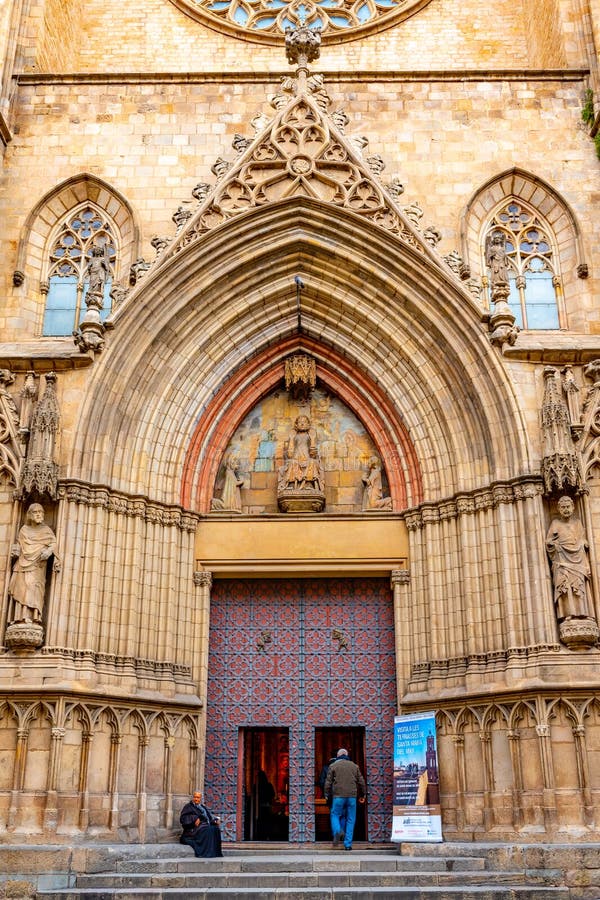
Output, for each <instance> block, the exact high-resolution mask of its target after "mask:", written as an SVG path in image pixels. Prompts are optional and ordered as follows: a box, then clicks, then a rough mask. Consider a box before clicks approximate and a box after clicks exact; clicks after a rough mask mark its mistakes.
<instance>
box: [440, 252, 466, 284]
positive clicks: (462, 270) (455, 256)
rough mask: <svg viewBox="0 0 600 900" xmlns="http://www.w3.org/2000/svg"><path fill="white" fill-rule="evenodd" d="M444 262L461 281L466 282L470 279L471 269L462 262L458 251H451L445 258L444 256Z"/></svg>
mask: <svg viewBox="0 0 600 900" xmlns="http://www.w3.org/2000/svg"><path fill="white" fill-rule="evenodd" d="M444 261H445V262H446V263H447V264H448V267H449V268H450V269H452V271H453V272H454V273H455V275H458V277H459V278H460V279H461V281H466V280H467V279H468V278H470V277H471V267H470V266H469V265H468V264H467V263H466V262H465V261H464V259H463V258H462V256H461V255H460V253H459V252H458V250H452V251H451V252H450V253H448V254H447V256H444Z"/></svg>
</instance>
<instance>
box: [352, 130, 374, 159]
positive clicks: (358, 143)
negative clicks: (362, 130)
mask: <svg viewBox="0 0 600 900" xmlns="http://www.w3.org/2000/svg"><path fill="white" fill-rule="evenodd" d="M350 143H351V144H352V146H353V147H354V149H355V150H356V152H357V153H358V154H359V155H360V156H362V153H363V150H366V148H367V147H368V146H369V138H368V137H367V136H366V135H365V134H355V135H353V136H352V137H351V138H350Z"/></svg>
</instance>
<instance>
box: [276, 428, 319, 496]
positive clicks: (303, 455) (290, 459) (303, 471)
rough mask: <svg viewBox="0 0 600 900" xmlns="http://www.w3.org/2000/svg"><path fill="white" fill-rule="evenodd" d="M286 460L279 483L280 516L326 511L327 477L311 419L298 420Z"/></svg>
mask: <svg viewBox="0 0 600 900" xmlns="http://www.w3.org/2000/svg"><path fill="white" fill-rule="evenodd" d="M284 460H285V462H284V465H283V466H281V468H280V470H279V476H278V483H277V502H278V505H279V509H280V510H281V512H321V511H322V510H323V509H324V508H325V473H324V471H323V466H322V464H321V460H320V457H319V450H318V447H317V443H316V431H315V429H314V428H313V427H312V426H311V421H310V419H309V417H308V416H306V415H299V416H298V417H297V418H296V420H295V422H294V427H293V430H292V431H291V432H290V435H289V437H288V439H287V441H286V442H285V446H284Z"/></svg>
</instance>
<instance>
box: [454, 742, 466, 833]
mask: <svg viewBox="0 0 600 900" xmlns="http://www.w3.org/2000/svg"><path fill="white" fill-rule="evenodd" d="M453 741H454V753H455V756H456V829H457V831H458V832H464V830H465V827H466V824H467V815H466V810H465V801H466V797H465V793H466V785H467V776H466V770H465V738H464V735H462V734H455V735H454V737H453Z"/></svg>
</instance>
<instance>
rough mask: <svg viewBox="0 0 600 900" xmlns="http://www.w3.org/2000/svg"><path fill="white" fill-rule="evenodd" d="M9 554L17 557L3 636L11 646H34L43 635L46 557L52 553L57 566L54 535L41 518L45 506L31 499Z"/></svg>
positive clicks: (10, 586) (24, 647)
mask: <svg viewBox="0 0 600 900" xmlns="http://www.w3.org/2000/svg"><path fill="white" fill-rule="evenodd" d="M11 555H12V556H13V557H16V562H15V565H14V568H13V571H12V575H11V579H10V583H9V585H8V596H9V612H8V628H7V630H6V636H5V640H6V643H7V645H8V646H9V647H12V648H13V649H35V647H39V646H40V645H41V644H42V642H43V638H44V631H43V627H42V612H43V608H44V595H45V591H46V578H47V561H48V560H49V559H50V557H54V565H53V567H54V571H59V570H60V561H59V558H58V555H57V546H56V536H55V534H54V532H53V531H52V529H51V528H50V526H49V525H46V524H45V522H44V508H43V507H42V506H41V505H40V504H39V503H32V504H31V506H30V507H29V509H28V510H27V514H26V521H25V524H24V525H23V527H22V528H21V529H20V531H19V534H18V538H17V543H16V544H14V546H13V548H12V551H11Z"/></svg>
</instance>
